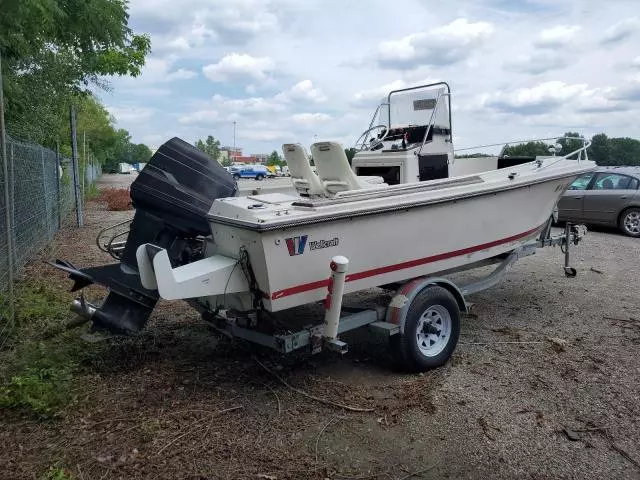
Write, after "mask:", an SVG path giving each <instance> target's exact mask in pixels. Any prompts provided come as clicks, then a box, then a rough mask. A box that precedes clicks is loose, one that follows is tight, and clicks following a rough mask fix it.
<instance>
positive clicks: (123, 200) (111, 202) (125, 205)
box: [100, 188, 133, 211]
mask: <svg viewBox="0 0 640 480" xmlns="http://www.w3.org/2000/svg"><path fill="white" fill-rule="evenodd" d="M100 199H101V200H102V201H103V202H106V204H107V209H108V210H112V211H123V210H132V209H133V207H132V205H131V196H130V195H129V189H128V188H107V189H104V190H102V193H101V195H100Z"/></svg>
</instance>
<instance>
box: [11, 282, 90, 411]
mask: <svg viewBox="0 0 640 480" xmlns="http://www.w3.org/2000/svg"><path fill="white" fill-rule="evenodd" d="M16 287H17V288H16V290H15V299H16V301H15V312H16V322H15V328H14V329H13V330H12V331H8V329H4V326H2V325H0V331H3V330H4V331H5V332H6V333H5V335H7V336H8V337H2V338H1V339H0V345H4V346H5V347H6V348H5V349H4V350H0V408H5V409H12V410H16V411H19V412H22V413H26V414H28V415H30V416H32V417H35V418H38V419H42V420H44V419H52V418H55V417H58V416H60V415H62V414H63V412H64V410H65V408H67V407H68V406H70V405H72V404H73V403H74V402H75V396H74V391H75V387H74V379H75V378H74V374H75V373H76V372H77V371H78V370H79V369H80V368H81V366H82V365H83V364H84V363H86V362H87V361H90V360H91V357H92V356H93V355H94V353H95V351H96V349H95V348H94V349H92V348H91V346H89V345H87V344H85V343H84V342H82V341H81V340H80V339H79V338H78V332H77V331H68V330H66V329H65V327H64V323H65V321H66V320H67V319H69V317H70V316H71V314H70V312H69V298H68V296H67V295H61V292H60V291H58V290H56V289H54V287H53V286H50V285H47V284H46V283H44V282H42V283H40V282H38V281H33V280H31V281H23V282H20V283H18V284H17V285H16ZM0 313H2V312H0ZM5 326H6V325H5Z"/></svg>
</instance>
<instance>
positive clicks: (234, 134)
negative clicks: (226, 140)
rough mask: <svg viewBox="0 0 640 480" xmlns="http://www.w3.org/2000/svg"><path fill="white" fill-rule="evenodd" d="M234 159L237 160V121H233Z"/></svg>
mask: <svg viewBox="0 0 640 480" xmlns="http://www.w3.org/2000/svg"><path fill="white" fill-rule="evenodd" d="M232 155H233V158H236V121H235V120H234V121H233V153H232ZM231 163H233V160H231Z"/></svg>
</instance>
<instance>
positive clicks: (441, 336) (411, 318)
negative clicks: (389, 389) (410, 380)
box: [391, 285, 460, 371]
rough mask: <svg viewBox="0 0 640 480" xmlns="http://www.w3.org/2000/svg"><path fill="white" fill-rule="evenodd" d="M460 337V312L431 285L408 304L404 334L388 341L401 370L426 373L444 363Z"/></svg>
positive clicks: (445, 294)
mask: <svg viewBox="0 0 640 480" xmlns="http://www.w3.org/2000/svg"><path fill="white" fill-rule="evenodd" d="M459 335H460V308H459V307H458V302H457V301H456V299H455V297H454V296H453V294H452V293H451V292H449V290H447V289H446V288H443V287H440V286H437V285H431V286H428V287H426V288H425V289H424V290H422V291H421V292H420V293H419V294H418V295H417V296H416V297H415V298H414V300H413V302H411V305H410V306H409V310H408V311H407V316H406V318H405V323H404V331H403V332H400V333H399V334H397V335H394V336H393V337H391V342H392V343H391V347H392V349H393V352H394V356H395V357H396V359H397V360H398V361H399V363H400V366H401V367H403V368H404V369H406V370H410V371H425V370H429V369H432V368H436V367H439V366H441V365H443V364H445V363H446V362H447V360H448V359H449V357H450V356H451V354H452V353H453V351H454V350H455V348H456V345H457V343H458V337H459Z"/></svg>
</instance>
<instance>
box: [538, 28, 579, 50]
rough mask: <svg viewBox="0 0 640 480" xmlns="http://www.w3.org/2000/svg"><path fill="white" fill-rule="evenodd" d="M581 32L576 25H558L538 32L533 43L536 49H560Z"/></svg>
mask: <svg viewBox="0 0 640 480" xmlns="http://www.w3.org/2000/svg"><path fill="white" fill-rule="evenodd" d="M580 30H581V27H580V26H578V25H558V26H556V27H552V28H547V29H545V30H542V32H540V35H539V36H538V38H537V39H536V40H535V41H534V42H533V44H534V46H536V47H538V48H562V47H566V46H567V45H569V44H571V43H572V42H573V41H574V39H575V38H576V34H577V33H578V32H579V31H580Z"/></svg>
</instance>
